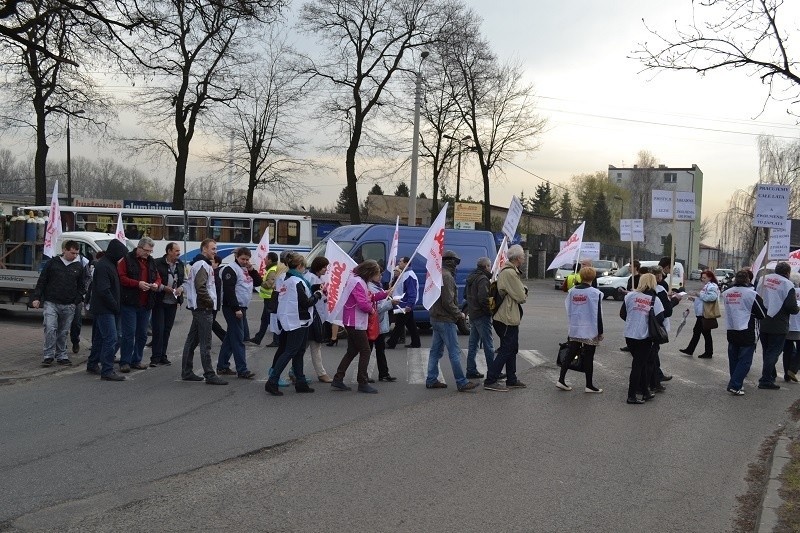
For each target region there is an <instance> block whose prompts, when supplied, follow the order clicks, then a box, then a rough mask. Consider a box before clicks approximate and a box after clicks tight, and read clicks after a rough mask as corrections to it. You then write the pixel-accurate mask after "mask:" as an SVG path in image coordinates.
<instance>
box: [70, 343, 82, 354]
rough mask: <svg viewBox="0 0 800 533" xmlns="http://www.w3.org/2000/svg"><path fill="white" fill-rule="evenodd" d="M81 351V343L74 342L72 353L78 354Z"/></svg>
mask: <svg viewBox="0 0 800 533" xmlns="http://www.w3.org/2000/svg"><path fill="white" fill-rule="evenodd" d="M79 351H81V343H80V342H73V343H72V353H78V352H79Z"/></svg>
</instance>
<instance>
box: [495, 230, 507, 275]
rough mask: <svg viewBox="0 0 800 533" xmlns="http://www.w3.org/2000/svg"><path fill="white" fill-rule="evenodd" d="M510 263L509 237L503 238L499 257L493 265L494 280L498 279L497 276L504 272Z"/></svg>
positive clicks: (498, 252)
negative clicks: (504, 268)
mask: <svg viewBox="0 0 800 533" xmlns="http://www.w3.org/2000/svg"><path fill="white" fill-rule="evenodd" d="M507 262H508V237H503V242H502V243H501V244H500V249H499V250H498V251H497V257H495V258H494V264H493V265H492V279H497V275H498V274H499V273H500V271H501V270H503V267H504V266H506V263H507Z"/></svg>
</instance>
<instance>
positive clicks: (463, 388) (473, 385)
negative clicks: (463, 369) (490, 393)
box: [458, 381, 478, 392]
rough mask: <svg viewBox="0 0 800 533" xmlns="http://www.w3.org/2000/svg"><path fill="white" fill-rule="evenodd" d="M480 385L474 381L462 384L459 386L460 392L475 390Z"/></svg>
mask: <svg viewBox="0 0 800 533" xmlns="http://www.w3.org/2000/svg"><path fill="white" fill-rule="evenodd" d="M477 387H478V384H477V383H475V382H474V381H470V382H468V383H467V384H465V385H462V386H461V387H459V388H458V392H469V391H471V390H475V389H476V388H477Z"/></svg>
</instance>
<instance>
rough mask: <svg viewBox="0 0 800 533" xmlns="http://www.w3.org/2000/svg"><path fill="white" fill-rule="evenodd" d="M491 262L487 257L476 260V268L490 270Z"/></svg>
mask: <svg viewBox="0 0 800 533" xmlns="http://www.w3.org/2000/svg"><path fill="white" fill-rule="evenodd" d="M491 266H492V260H491V259H489V258H488V257H480V258H478V268H491Z"/></svg>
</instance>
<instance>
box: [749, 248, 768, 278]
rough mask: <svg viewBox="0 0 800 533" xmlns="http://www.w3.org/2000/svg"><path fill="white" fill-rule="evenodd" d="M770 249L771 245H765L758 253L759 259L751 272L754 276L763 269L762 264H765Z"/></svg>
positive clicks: (751, 268)
mask: <svg viewBox="0 0 800 533" xmlns="http://www.w3.org/2000/svg"><path fill="white" fill-rule="evenodd" d="M768 247H769V243H766V244H764V247H763V248H762V249H761V251H760V252H759V253H758V257H756V262H755V263H753V266H752V267H750V270H751V271H752V272H753V276H756V275H757V274H758V270H759V269H760V268H761V264H762V263H763V262H764V258H765V257H766V256H767V248H768Z"/></svg>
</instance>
